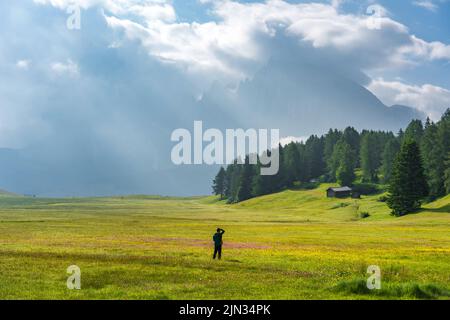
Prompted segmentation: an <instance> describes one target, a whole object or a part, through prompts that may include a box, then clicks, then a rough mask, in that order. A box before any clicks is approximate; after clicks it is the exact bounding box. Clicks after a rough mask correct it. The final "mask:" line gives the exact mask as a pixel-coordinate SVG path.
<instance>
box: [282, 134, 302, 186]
mask: <svg viewBox="0 0 450 320" xmlns="http://www.w3.org/2000/svg"><path fill="white" fill-rule="evenodd" d="M283 161H284V163H283V164H284V168H285V172H284V173H285V181H286V187H288V188H291V187H292V186H293V185H294V182H295V181H298V180H299V177H300V170H301V168H300V166H301V164H300V152H299V150H298V147H297V144H296V143H294V142H291V143H289V144H288V145H287V146H286V147H284V157H283Z"/></svg>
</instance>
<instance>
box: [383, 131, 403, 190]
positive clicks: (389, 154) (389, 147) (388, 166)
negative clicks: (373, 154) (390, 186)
mask: <svg viewBox="0 0 450 320" xmlns="http://www.w3.org/2000/svg"><path fill="white" fill-rule="evenodd" d="M399 151H400V143H399V141H398V140H397V139H396V138H392V139H390V140H389V141H388V142H387V143H386V145H385V147H384V150H383V154H382V165H381V173H382V175H383V182H384V183H389V181H390V180H391V175H392V167H393V164H394V161H395V158H396V157H397V154H398V152H399Z"/></svg>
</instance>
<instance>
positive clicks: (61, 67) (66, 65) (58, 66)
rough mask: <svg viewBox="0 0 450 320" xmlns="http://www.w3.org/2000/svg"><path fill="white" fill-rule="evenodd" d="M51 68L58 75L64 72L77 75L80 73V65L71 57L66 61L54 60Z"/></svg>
mask: <svg viewBox="0 0 450 320" xmlns="http://www.w3.org/2000/svg"><path fill="white" fill-rule="evenodd" d="M50 68H51V70H52V71H53V73H55V74H56V75H58V76H60V75H64V74H67V75H70V76H77V75H78V74H79V70H78V65H77V64H76V63H75V62H73V61H72V60H70V59H67V61H66V62H53V63H52V64H51V65H50Z"/></svg>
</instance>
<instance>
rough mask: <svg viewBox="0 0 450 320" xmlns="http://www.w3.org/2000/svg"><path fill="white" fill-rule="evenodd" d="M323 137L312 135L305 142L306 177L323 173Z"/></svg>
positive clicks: (315, 176)
mask: <svg viewBox="0 0 450 320" xmlns="http://www.w3.org/2000/svg"><path fill="white" fill-rule="evenodd" d="M323 154H324V138H323V137H321V138H319V137H317V136H315V135H312V136H310V137H309V138H308V140H306V143H305V155H304V159H305V170H306V172H307V174H306V179H305V180H307V181H309V180H310V179H312V178H319V177H320V176H321V175H323V174H324V173H325V170H326V165H325V162H324V155H323Z"/></svg>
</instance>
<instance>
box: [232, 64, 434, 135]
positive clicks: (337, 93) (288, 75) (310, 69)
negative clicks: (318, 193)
mask: <svg viewBox="0 0 450 320" xmlns="http://www.w3.org/2000/svg"><path fill="white" fill-rule="evenodd" d="M234 99H235V101H234V104H233V105H234V108H236V109H237V110H236V112H238V110H241V112H243V113H244V114H245V115H246V117H247V119H248V123H249V124H250V125H254V126H258V127H269V128H279V129H281V133H282V135H285V136H287V135H294V136H304V135H309V134H321V133H323V132H326V131H327V130H328V129H329V128H344V127H346V126H354V127H355V128H357V129H359V130H362V129H376V130H391V131H394V132H396V131H398V130H399V129H400V128H402V127H405V126H406V125H407V124H408V123H409V121H411V119H414V118H419V119H423V118H425V115H424V114H422V113H421V112H418V111H416V110H415V109H412V108H409V107H405V106H394V107H387V106H385V105H384V104H383V103H382V102H381V101H380V100H379V99H378V98H377V97H376V96H375V95H373V94H372V93H371V92H370V91H369V90H367V89H366V88H364V87H363V86H362V85H360V84H358V83H357V82H356V81H353V80H351V79H349V78H347V77H345V76H342V75H340V74H339V73H338V72H336V71H335V70H332V69H327V68H326V67H323V66H320V65H314V64H307V63H302V64H295V65H293V66H289V65H286V64H282V63H277V62H276V61H275V62H274V61H272V62H270V63H269V64H268V65H267V66H266V67H265V68H263V69H262V70H260V71H259V72H258V73H256V74H255V76H254V77H253V79H251V80H248V81H246V82H243V83H242V84H241V86H240V87H239V89H238V91H237V92H236V95H235V98H234Z"/></svg>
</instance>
